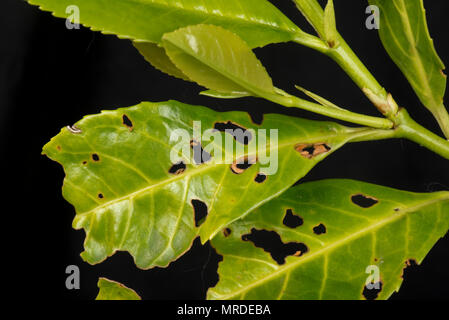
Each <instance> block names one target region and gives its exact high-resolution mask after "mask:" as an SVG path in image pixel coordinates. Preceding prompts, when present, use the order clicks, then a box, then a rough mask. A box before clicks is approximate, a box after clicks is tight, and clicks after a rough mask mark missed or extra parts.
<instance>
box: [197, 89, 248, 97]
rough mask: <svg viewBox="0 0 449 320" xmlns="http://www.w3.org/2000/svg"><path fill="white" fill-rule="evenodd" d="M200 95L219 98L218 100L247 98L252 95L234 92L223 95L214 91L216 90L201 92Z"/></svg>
mask: <svg viewBox="0 0 449 320" xmlns="http://www.w3.org/2000/svg"><path fill="white" fill-rule="evenodd" d="M200 94H201V95H203V96H207V97H212V98H218V99H238V98H245V97H250V96H251V93H248V92H237V91H234V92H228V93H223V92H219V91H214V90H205V91H201V92H200Z"/></svg>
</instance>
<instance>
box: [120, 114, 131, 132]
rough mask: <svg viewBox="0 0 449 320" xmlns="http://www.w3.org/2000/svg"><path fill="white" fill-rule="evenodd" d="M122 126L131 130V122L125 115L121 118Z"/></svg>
mask: <svg viewBox="0 0 449 320" xmlns="http://www.w3.org/2000/svg"><path fill="white" fill-rule="evenodd" d="M122 120H123V124H124V125H125V126H127V127H128V128H129V131H132V130H133V122H132V121H131V119H129V118H128V116H127V115H126V114H124V115H123V116H122Z"/></svg>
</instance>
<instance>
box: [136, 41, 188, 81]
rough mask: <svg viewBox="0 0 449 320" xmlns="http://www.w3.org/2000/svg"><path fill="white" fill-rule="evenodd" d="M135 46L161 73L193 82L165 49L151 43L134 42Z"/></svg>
mask: <svg viewBox="0 0 449 320" xmlns="http://www.w3.org/2000/svg"><path fill="white" fill-rule="evenodd" d="M133 44H134V46H135V47H136V49H137V50H139V52H140V54H141V55H142V56H143V57H144V58H145V60H146V61H148V62H149V63H150V64H151V65H152V66H153V67H155V68H156V69H158V70H159V71H162V72H164V73H167V74H169V75H171V76H173V77H176V78H179V79H182V80H186V81H191V80H190V79H189V78H188V77H187V76H186V75H185V74H184V73H183V72H182V71H181V70H179V69H178V68H177V67H176V66H175V65H174V64H173V62H171V60H170V58H169V57H168V56H167V53H166V52H165V49H164V48H162V47H159V46H158V45H157V44H155V43H151V42H134V43H133Z"/></svg>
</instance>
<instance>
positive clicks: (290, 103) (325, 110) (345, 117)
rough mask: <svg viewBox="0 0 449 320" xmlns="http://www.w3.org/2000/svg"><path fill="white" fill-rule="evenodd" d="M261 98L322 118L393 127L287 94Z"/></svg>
mask: <svg viewBox="0 0 449 320" xmlns="http://www.w3.org/2000/svg"><path fill="white" fill-rule="evenodd" d="M261 96H262V97H263V98H265V99H267V100H270V101H272V102H275V103H277V104H280V105H283V106H285V107H295V108H300V109H303V110H307V111H311V112H314V113H318V114H321V115H323V116H327V117H331V118H334V119H338V120H342V121H347V122H351V123H355V124H359V125H364V126H368V127H372V128H378V129H390V128H392V127H393V126H394V123H393V122H392V121H390V120H388V119H384V118H379V117H372V116H366V115H363V114H359V113H355V112H351V111H347V110H344V109H337V108H331V107H328V106H323V105H321V104H317V103H313V102H310V101H307V100H304V99H300V98H298V97H295V96H291V95H288V94H285V95H281V94H269V95H268V94H263V93H261Z"/></svg>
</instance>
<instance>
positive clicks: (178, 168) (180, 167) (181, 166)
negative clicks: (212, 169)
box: [168, 161, 187, 175]
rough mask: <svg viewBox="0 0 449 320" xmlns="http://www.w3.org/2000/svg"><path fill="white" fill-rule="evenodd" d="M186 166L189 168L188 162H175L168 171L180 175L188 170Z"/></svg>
mask: <svg viewBox="0 0 449 320" xmlns="http://www.w3.org/2000/svg"><path fill="white" fill-rule="evenodd" d="M186 168H187V166H186V164H185V163H184V162H183V161H179V162H177V163H175V164H173V165H172V166H171V167H170V169H169V170H168V172H169V173H170V174H174V175H178V174H181V173H183V172H184V171H186Z"/></svg>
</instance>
